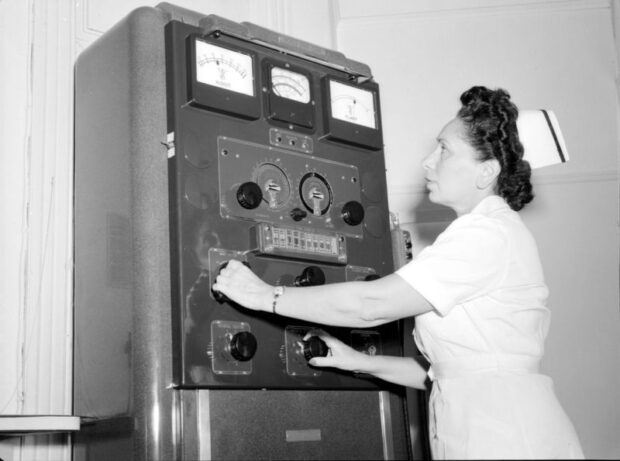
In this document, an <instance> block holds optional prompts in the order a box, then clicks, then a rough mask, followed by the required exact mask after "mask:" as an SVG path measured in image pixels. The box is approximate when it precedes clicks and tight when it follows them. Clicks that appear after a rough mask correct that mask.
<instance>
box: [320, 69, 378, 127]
mask: <svg viewBox="0 0 620 461" xmlns="http://www.w3.org/2000/svg"><path fill="white" fill-rule="evenodd" d="M329 91H330V95H331V101H330V104H331V111H332V117H333V118H335V119H338V120H342V121H345V122H349V123H354V124H356V125H361V126H364V127H367V128H373V129H376V128H377V122H376V116H375V111H376V109H375V98H374V94H373V92H372V91H369V90H365V89H362V88H357V87H354V86H351V85H346V84H344V83H340V82H337V81H335V80H330V81H329Z"/></svg>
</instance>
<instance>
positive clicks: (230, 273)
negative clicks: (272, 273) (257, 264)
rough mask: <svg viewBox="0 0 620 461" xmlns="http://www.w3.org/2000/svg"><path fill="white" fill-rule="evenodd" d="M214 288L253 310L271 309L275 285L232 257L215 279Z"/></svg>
mask: <svg viewBox="0 0 620 461" xmlns="http://www.w3.org/2000/svg"><path fill="white" fill-rule="evenodd" d="M212 288H213V290H214V291H219V292H221V293H223V294H224V295H226V296H227V297H228V298H230V299H231V300H233V301H234V302H236V303H237V304H240V305H241V306H244V307H247V308H248V309H252V310H257V311H260V310H263V311H264V310H269V306H270V305H271V302H272V299H273V287H272V286H271V285H269V284H268V283H265V282H263V281H262V280H261V279H260V278H259V277H258V276H257V275H256V274H254V272H252V270H251V269H250V268H249V267H247V266H246V265H245V264H243V263H241V262H239V261H237V260H234V259H231V260H230V261H228V263H227V264H226V267H225V268H223V269H222V270H221V271H220V273H219V274H218V276H217V278H216V279H215V283H214V284H213V287H212Z"/></svg>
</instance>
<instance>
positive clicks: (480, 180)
mask: <svg viewBox="0 0 620 461" xmlns="http://www.w3.org/2000/svg"><path fill="white" fill-rule="evenodd" d="M501 169H502V168H501V166H500V165H499V161H497V159H494V158H493V159H490V160H485V161H484V162H481V163H480V167H479V170H478V177H477V178H476V187H478V189H488V188H489V187H494V186H495V180H496V179H497V177H498V176H499V173H500V171H501Z"/></svg>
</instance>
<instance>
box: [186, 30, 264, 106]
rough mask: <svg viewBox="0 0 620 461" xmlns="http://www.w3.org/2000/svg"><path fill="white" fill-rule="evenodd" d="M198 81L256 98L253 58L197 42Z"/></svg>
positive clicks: (203, 42)
mask: <svg viewBox="0 0 620 461" xmlns="http://www.w3.org/2000/svg"><path fill="white" fill-rule="evenodd" d="M195 59H196V81H198V82H200V83H204V84H206V85H212V86H216V87H218V88H222V89H224V90H228V91H234V92H236V93H241V94H245V95H248V96H254V69H253V66H252V56H250V55H248V54H245V53H239V52H237V51H233V50H229V49H228V48H222V47H221V46H217V45H213V44H211V43H208V42H205V41H202V40H196V56H195Z"/></svg>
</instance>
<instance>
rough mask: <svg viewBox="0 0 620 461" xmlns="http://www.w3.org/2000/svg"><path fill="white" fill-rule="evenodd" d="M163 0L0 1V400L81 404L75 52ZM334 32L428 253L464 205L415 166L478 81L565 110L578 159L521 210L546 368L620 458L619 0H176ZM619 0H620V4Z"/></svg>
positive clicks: (47, 441)
mask: <svg viewBox="0 0 620 461" xmlns="http://www.w3.org/2000/svg"><path fill="white" fill-rule="evenodd" d="M157 3H158V2H155V1H139V0H131V1H127V0H111V1H107V2H96V1H94V0H81V1H78V0H0V68H1V69H2V74H1V75H0V104H1V107H2V110H1V111H0V139H1V140H2V144H0V175H1V176H0V184H2V186H1V187H2V195H1V196H0V216H2V220H1V224H0V229H1V234H0V248H1V253H0V274H1V275H2V277H0V347H1V349H0V350H1V351H2V355H1V357H0V414H3V413H4V414H7V413H19V412H25V413H37V412H38V413H64V414H69V413H70V411H71V399H70V395H71V387H70V383H71V257H72V254H71V238H72V236H71V188H72V184H71V171H72V131H71V130H72V84H73V82H72V77H73V75H72V66H73V60H74V58H75V56H76V55H77V53H79V51H80V50H82V49H84V48H85V47H86V46H87V45H88V44H89V43H91V42H92V41H93V40H95V39H96V38H97V37H98V36H99V35H101V33H103V32H104V31H105V30H107V29H108V28H109V27H110V26H112V25H113V24H114V23H115V22H116V21H118V20H119V19H120V18H122V17H123V16H125V15H126V14H127V13H128V12H129V11H130V10H132V9H133V8H135V7H137V6H143V5H155V4H157ZM174 3H176V4H177V5H179V6H183V7H186V8H189V9H193V10H196V11H200V12H203V13H207V14H209V13H213V14H218V15H221V16H224V17H228V18H230V19H232V20H236V21H245V20H247V21H251V22H254V23H257V24H259V25H262V26H265V27H268V28H271V29H275V30H278V31H280V32H282V33H285V34H289V35H293V36H295V37H298V38H301V39H304V40H307V41H310V42H314V43H317V44H319V45H322V46H326V47H337V48H338V49H340V50H341V51H343V52H344V53H345V54H346V55H347V56H348V57H350V58H352V59H356V60H358V61H362V62H365V63H368V64H369V65H370V66H371V68H372V69H373V71H374V74H375V77H376V80H377V81H378V82H379V84H380V85H381V91H382V93H381V95H382V108H383V116H384V120H383V122H384V129H385V140H386V155H387V162H388V180H389V189H390V203H391V208H392V209H393V210H394V211H397V212H398V213H399V215H400V217H401V220H402V222H403V223H404V224H405V225H406V226H407V227H408V228H409V229H410V230H411V231H412V232H413V235H414V237H415V245H416V250H417V251H419V249H420V248H421V247H422V246H423V245H425V244H427V243H428V242H430V241H432V239H433V238H434V236H435V235H436V234H437V233H438V232H439V231H440V230H441V229H442V228H444V227H445V225H446V222H447V220H448V219H450V218H451V216H450V215H449V214H448V213H446V212H445V210H442V209H438V208H435V207H432V206H430V205H429V204H428V203H427V202H426V201H425V200H424V199H423V197H424V194H423V185H422V178H421V175H420V170H419V168H418V167H417V165H418V164H419V161H420V159H421V157H422V156H423V155H424V154H425V153H426V152H428V150H429V149H430V148H431V146H432V144H433V139H434V137H435V135H436V134H437V132H438V131H439V129H440V128H441V124H442V123H443V122H445V121H446V120H448V119H449V118H450V117H452V116H453V115H454V113H455V111H456V109H457V102H458V95H459V94H460V92H461V91H462V90H464V89H465V88H467V87H468V86H470V85H471V84H474V83H475V84H478V83H481V84H486V85H490V86H502V87H505V88H507V89H508V90H509V91H510V92H511V93H512V95H513V97H514V99H515V101H516V102H517V103H518V104H519V105H520V106H521V107H523V108H539V107H545V108H551V109H553V110H554V111H555V112H556V114H557V116H558V118H559V120H560V123H561V126H562V129H563V131H564V134H565V137H566V140H567V143H568V148H569V151H570V154H571V162H570V163H569V164H568V165H566V166H562V167H549V168H546V169H543V170H539V171H537V172H536V174H535V177H534V182H535V189H536V192H537V199H536V200H535V201H534V202H533V203H532V205H531V206H530V207H529V209H528V210H526V211H524V213H523V215H524V217H525V219H526V221H527V223H528V225H529V226H530V227H531V228H532V230H533V232H534V234H535V236H536V237H537V239H538V241H539V244H540V247H541V254H542V257H543V262H544V265H545V268H546V272H547V279H548V283H549V286H550V289H551V298H550V307H551V309H552V310H553V324H552V330H551V333H550V337H549V341H548V348H547V358H546V361H545V364H544V365H545V371H546V372H547V373H549V374H550V375H551V376H552V377H553V378H554V380H555V383H556V388H557V392H558V394H559V396H560V399H561V400H562V402H563V403H564V405H565V407H566V409H567V411H568V412H569V414H570V416H571V417H572V419H573V421H574V422H575V425H576V426H577V429H578V431H579V433H580V435H581V438H582V442H583V445H584V448H585V451H586V455H587V456H588V457H599V458H618V457H620V438H618V437H617V434H618V433H620V420H619V418H620V402H619V399H618V398H617V395H618V392H617V389H619V388H620V345H619V342H620V319H619V300H618V174H617V167H618V163H617V162H618V157H617V154H618V91H617V90H618V86H619V81H618V79H617V61H618V49H617V48H614V43H616V44H618V43H619V39H618V36H617V35H616V37H615V38H614V35H613V29H612V17H613V18H615V21H616V28H617V24H618V23H619V22H620V21H619V20H618V18H619V13H618V11H620V8H619V7H618V4H619V0H545V1H543V0H416V1H410V0H390V2H377V1H376V0H320V1H317V0H315V1H313V2H306V1H301V0H288V1H287V0H235V1H231V0H210V1H205V0H202V1H200V0H183V1H181V0H179V1H176V2H174ZM612 4H613V5H614V7H615V8H616V10H614V11H612V10H611V5H612ZM18 445H19V444H18V442H17V441H15V440H9V441H6V440H5V441H4V442H2V443H0V458H3V459H5V461H8V460H10V459H18V458H19V456H21V457H22V458H23V459H67V456H68V451H67V443H66V440H65V439H63V438H62V437H55V438H47V437H37V438H33V439H29V440H28V441H27V442H26V443H25V445H24V448H22V449H20V448H19V446H18Z"/></svg>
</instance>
